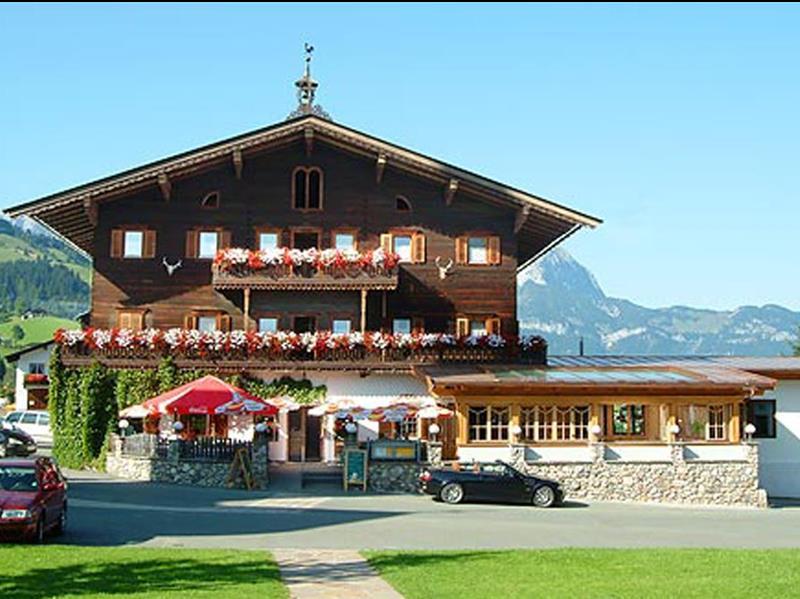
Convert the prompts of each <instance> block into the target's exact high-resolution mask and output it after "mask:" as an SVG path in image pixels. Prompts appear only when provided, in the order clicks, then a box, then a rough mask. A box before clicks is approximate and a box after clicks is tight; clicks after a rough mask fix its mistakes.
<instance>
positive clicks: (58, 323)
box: [0, 316, 80, 355]
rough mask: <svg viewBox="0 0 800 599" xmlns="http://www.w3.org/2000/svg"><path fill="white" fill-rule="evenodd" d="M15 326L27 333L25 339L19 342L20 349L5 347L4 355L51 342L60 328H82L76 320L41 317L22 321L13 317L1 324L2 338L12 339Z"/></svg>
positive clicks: (0, 333)
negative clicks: (35, 344)
mask: <svg viewBox="0 0 800 599" xmlns="http://www.w3.org/2000/svg"><path fill="white" fill-rule="evenodd" d="M15 324H18V325H19V326H20V327H22V330H23V331H24V332H25V337H23V338H22V341H20V342H19V347H8V348H6V347H4V348H3V349H2V355H5V354H9V353H13V352H15V351H19V350H20V349H22V348H23V347H25V346H28V345H33V344H34V343H41V342H42V341H49V340H50V339H52V338H53V333H54V332H55V331H56V329H58V328H64V329H75V328H80V325H79V324H78V323H77V322H75V321H74V320H69V319H66V318H58V317H57V316H40V317H35V318H29V319H28V320H22V319H21V318H20V317H19V316H13V317H11V318H10V319H8V320H6V321H5V322H2V323H0V337H2V338H4V339H10V338H11V329H12V328H14V325H15Z"/></svg>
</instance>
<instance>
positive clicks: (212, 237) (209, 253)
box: [197, 231, 219, 259]
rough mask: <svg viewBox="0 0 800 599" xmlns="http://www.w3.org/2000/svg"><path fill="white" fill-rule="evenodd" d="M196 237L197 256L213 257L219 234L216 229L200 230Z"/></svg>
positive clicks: (215, 252) (215, 253)
mask: <svg viewBox="0 0 800 599" xmlns="http://www.w3.org/2000/svg"><path fill="white" fill-rule="evenodd" d="M198 238H199V244H198V249H197V257H198V258H211V259H213V258H214V256H216V255H217V249H219V248H218V247H217V246H218V245H219V234H218V233H217V232H216V231H200V234H199V236H198Z"/></svg>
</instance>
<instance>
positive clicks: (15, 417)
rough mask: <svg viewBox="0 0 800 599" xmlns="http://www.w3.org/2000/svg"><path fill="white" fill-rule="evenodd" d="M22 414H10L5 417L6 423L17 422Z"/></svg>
mask: <svg viewBox="0 0 800 599" xmlns="http://www.w3.org/2000/svg"><path fill="white" fill-rule="evenodd" d="M21 416H22V414H21V413H20V412H11V414H9V415H8V416H6V421H7V422H17V421H18V420H19V419H20V417H21Z"/></svg>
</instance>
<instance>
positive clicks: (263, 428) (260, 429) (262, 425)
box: [256, 422, 269, 434]
mask: <svg viewBox="0 0 800 599" xmlns="http://www.w3.org/2000/svg"><path fill="white" fill-rule="evenodd" d="M268 428H269V426H268V425H267V423H266V422H259V423H258V424H256V432H257V433H258V434H263V433H266V432H267V429H268Z"/></svg>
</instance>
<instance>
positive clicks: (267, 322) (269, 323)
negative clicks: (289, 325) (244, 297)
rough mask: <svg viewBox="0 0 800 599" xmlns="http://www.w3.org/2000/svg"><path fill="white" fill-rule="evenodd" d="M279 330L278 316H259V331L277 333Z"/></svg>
mask: <svg viewBox="0 0 800 599" xmlns="http://www.w3.org/2000/svg"><path fill="white" fill-rule="evenodd" d="M277 330H278V319H277V318H259V319H258V331H259V332H260V333H275V332H276V331H277Z"/></svg>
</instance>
